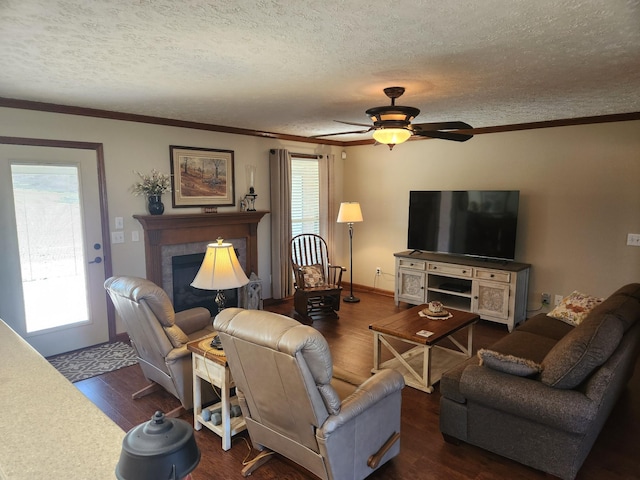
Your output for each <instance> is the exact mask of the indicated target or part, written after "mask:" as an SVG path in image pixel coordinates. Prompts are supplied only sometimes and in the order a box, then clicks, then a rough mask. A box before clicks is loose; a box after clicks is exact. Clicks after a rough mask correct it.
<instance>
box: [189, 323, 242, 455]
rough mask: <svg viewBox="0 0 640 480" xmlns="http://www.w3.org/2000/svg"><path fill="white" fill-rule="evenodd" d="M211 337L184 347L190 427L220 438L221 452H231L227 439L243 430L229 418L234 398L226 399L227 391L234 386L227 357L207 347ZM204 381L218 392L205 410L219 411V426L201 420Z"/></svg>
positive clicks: (234, 418)
mask: <svg viewBox="0 0 640 480" xmlns="http://www.w3.org/2000/svg"><path fill="white" fill-rule="evenodd" d="M212 339H213V335H211V336H209V337H206V338H204V339H201V340H195V341H193V342H190V343H188V344H187V349H188V350H189V351H190V352H191V360H192V363H193V427H194V428H195V429H196V430H200V429H201V428H202V426H203V425H204V426H205V427H207V428H208V429H209V430H211V431H212V432H215V433H217V434H218V435H220V437H222V449H223V450H229V449H230V448H231V437H232V436H233V435H235V434H236V433H239V432H242V431H243V430H246V428H247V426H246V424H245V421H244V418H243V417H242V416H239V417H233V418H232V417H231V405H232V403H233V404H237V401H236V400H235V398H236V397H235V396H234V397H230V396H229V390H230V389H231V387H233V386H234V383H233V379H232V378H231V372H230V371H229V365H228V364H227V357H225V356H224V354H222V355H221V354H220V353H221V350H216V349H215V348H213V347H211V345H210V344H211V340H212ZM202 380H204V381H206V382H209V383H210V384H211V385H213V386H215V387H218V388H219V389H220V402H218V403H216V404H215V405H212V406H210V407H209V409H210V410H211V409H215V408H220V409H221V412H220V413H221V415H222V423H220V425H215V424H214V423H213V422H212V421H206V420H204V418H203V417H202V383H201V381H202Z"/></svg>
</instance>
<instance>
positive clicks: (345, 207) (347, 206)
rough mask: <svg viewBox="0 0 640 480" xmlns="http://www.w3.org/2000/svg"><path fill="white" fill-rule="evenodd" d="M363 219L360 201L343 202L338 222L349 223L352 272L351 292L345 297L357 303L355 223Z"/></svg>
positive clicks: (350, 301)
mask: <svg viewBox="0 0 640 480" xmlns="http://www.w3.org/2000/svg"><path fill="white" fill-rule="evenodd" d="M361 221H362V210H360V204H359V203H358V202H342V203H341V204H340V210H339V211H338V223H346V224H348V225H349V259H350V260H349V272H350V274H351V293H350V294H349V296H348V297H344V301H345V302H347V303H357V302H359V301H360V299H359V298H358V297H354V296H353V224H354V223H355V222H361Z"/></svg>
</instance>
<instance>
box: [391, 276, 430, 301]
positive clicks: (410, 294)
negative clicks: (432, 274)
mask: <svg viewBox="0 0 640 480" xmlns="http://www.w3.org/2000/svg"><path fill="white" fill-rule="evenodd" d="M424 286H425V274H424V272H419V271H415V270H409V269H404V268H400V269H398V300H402V301H403V302H407V303H412V304H414V305H420V304H421V303H424V301H425V300H424V291H425V290H424Z"/></svg>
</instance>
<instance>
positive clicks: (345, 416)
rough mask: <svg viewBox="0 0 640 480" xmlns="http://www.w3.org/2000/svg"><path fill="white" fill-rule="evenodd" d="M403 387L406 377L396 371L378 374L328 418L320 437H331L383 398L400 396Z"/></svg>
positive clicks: (346, 399) (370, 378) (369, 379)
mask: <svg viewBox="0 0 640 480" xmlns="http://www.w3.org/2000/svg"><path fill="white" fill-rule="evenodd" d="M403 387H404V377H403V376H402V375H401V374H400V373H398V372H396V371H395V370H383V371H381V372H378V373H376V374H375V375H374V376H372V377H369V378H368V379H367V380H366V381H365V382H364V383H363V384H362V385H360V386H359V387H358V388H357V389H356V390H355V391H354V392H353V393H352V394H351V395H349V396H348V397H347V398H345V399H344V401H343V402H342V404H341V406H340V412H339V413H338V414H336V415H331V416H329V418H327V420H326V421H325V422H324V424H323V425H322V428H321V429H320V430H319V433H318V435H319V436H322V437H327V436H329V435H331V433H333V432H334V431H336V430H338V429H339V428H340V427H341V426H343V425H345V424H346V423H348V422H349V421H351V420H353V419H354V418H356V417H357V416H358V415H360V414H361V413H362V412H363V411H365V410H367V409H368V408H370V407H371V406H373V405H375V404H376V403H377V402H379V401H380V400H382V399H383V398H385V397H387V396H389V395H393V394H394V393H396V392H398V394H400V391H401V390H402V388H403Z"/></svg>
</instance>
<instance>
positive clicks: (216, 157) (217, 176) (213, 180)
mask: <svg viewBox="0 0 640 480" xmlns="http://www.w3.org/2000/svg"><path fill="white" fill-rule="evenodd" d="M169 149H170V152H171V187H172V201H173V206H174V208H175V207H207V206H212V205H235V195H234V165H233V150H215V149H212V148H197V147H178V146H175V145H171V146H170V147H169Z"/></svg>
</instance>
